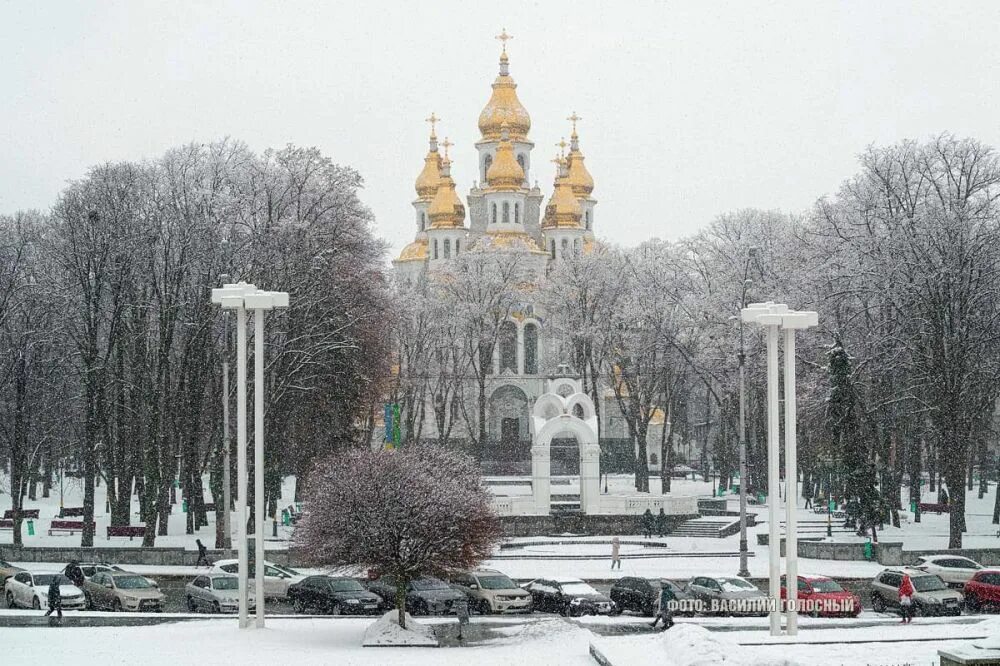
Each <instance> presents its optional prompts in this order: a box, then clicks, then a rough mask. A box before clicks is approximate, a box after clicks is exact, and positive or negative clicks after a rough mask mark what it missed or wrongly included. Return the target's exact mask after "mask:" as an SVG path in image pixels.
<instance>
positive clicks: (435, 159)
mask: <svg viewBox="0 0 1000 666" xmlns="http://www.w3.org/2000/svg"><path fill="white" fill-rule="evenodd" d="M440 182H441V155H440V154H439V153H438V150H437V138H436V137H435V136H434V135H433V134H432V135H431V148H430V150H429V151H427V157H425V158H424V168H423V170H422V171H421V172H420V175H419V176H417V182H416V183H415V184H414V187H415V188H416V190H417V196H418V197H420V198H421V199H424V200H425V201H430V200H431V199H433V198H434V193H435V192H437V189H438V185H439V184H440Z"/></svg>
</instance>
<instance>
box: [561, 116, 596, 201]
mask: <svg viewBox="0 0 1000 666" xmlns="http://www.w3.org/2000/svg"><path fill="white" fill-rule="evenodd" d="M570 146H571V148H570V151H569V156H568V157H567V163H568V165H569V175H568V176H567V180H568V182H569V185H570V187H572V188H573V194H575V195H576V196H578V197H589V196H590V193H591V192H593V191H594V178H593V176H591V175H590V172H589V171H587V167H586V166H584V164H583V153H581V152H580V142H579V139H578V137H577V136H576V131H574V132H573V137H572V142H571V143H570Z"/></svg>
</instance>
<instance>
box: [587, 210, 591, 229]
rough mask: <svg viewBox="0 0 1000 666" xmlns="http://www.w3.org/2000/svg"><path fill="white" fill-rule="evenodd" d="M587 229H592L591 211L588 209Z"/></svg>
mask: <svg viewBox="0 0 1000 666" xmlns="http://www.w3.org/2000/svg"><path fill="white" fill-rule="evenodd" d="M587 231H590V211H589V210H588V211H587Z"/></svg>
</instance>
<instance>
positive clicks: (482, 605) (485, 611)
mask: <svg viewBox="0 0 1000 666" xmlns="http://www.w3.org/2000/svg"><path fill="white" fill-rule="evenodd" d="M478 606H479V614H480V615H492V613H493V607H492V606H491V605H490V602H489V600H488V599H481V600H480V601H479V604H478Z"/></svg>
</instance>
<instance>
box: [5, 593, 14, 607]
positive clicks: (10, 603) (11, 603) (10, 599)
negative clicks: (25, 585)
mask: <svg viewBox="0 0 1000 666" xmlns="http://www.w3.org/2000/svg"><path fill="white" fill-rule="evenodd" d="M7 608H16V606H15V605H14V594H13V593H11V592H8V593H7Z"/></svg>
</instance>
